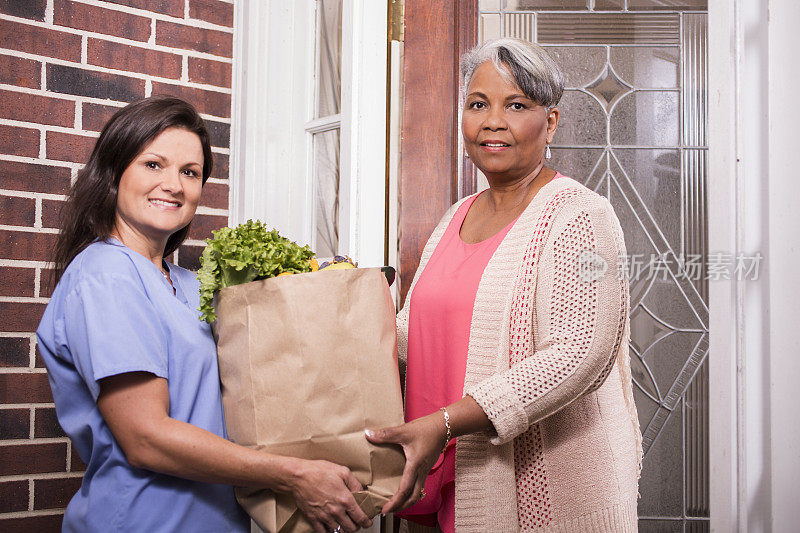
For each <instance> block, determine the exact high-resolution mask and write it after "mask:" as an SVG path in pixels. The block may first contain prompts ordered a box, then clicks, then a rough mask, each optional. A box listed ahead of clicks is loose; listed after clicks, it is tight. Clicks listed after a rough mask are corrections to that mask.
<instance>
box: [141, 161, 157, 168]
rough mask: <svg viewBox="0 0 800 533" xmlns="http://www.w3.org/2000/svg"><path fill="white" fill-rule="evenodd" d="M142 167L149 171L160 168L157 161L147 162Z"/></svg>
mask: <svg viewBox="0 0 800 533" xmlns="http://www.w3.org/2000/svg"><path fill="white" fill-rule="evenodd" d="M144 166H146V167H147V168H149V169H150V170H158V169H159V168H161V165H159V164H158V161H147V162H145V164H144Z"/></svg>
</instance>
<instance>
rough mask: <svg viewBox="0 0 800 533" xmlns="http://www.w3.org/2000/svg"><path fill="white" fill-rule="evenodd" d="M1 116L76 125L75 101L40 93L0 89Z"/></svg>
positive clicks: (59, 124)
mask: <svg viewBox="0 0 800 533" xmlns="http://www.w3.org/2000/svg"><path fill="white" fill-rule="evenodd" d="M0 118H8V119H11V120H20V121H25V122H35V123H37V124H48V125H51V126H64V127H65V128H71V127H72V126H74V125H75V102H70V101H69V100H62V99H60V98H50V97H48V96H41V95H38V94H28V93H18V92H13V91H0Z"/></svg>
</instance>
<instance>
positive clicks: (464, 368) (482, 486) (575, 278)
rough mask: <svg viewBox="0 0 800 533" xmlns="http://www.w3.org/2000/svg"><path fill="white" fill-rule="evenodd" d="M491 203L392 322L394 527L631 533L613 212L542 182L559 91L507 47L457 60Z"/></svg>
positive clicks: (467, 127) (623, 291)
mask: <svg viewBox="0 0 800 533" xmlns="http://www.w3.org/2000/svg"><path fill="white" fill-rule="evenodd" d="M461 74H462V77H463V91H464V93H463V106H464V107H463V114H462V124H461V130H462V134H463V138H464V146H465V147H466V150H467V153H468V154H469V157H470V158H471V160H472V161H473V163H475V165H476V166H477V167H478V168H479V169H480V170H481V171H482V172H483V174H484V175H485V176H486V178H487V180H488V182H489V189H488V190H486V191H483V192H481V193H479V194H476V195H473V196H470V197H468V198H465V199H463V200H461V201H459V202H458V203H456V204H455V205H454V206H453V207H452V208H451V209H450V210H449V211H448V212H447V214H445V215H444V217H443V218H442V220H441V222H440V223H439V225H438V226H437V227H436V229H435V230H434V231H433V234H432V235H431V237H430V239H429V241H428V243H427V245H426V246H425V249H424V251H423V253H422V258H421V260H420V265H419V268H418V270H417V273H416V276H415V278H414V282H413V284H412V285H411V288H410V291H409V293H408V297H407V299H406V304H405V306H404V308H403V309H402V310H401V311H400V313H399V315H398V339H399V340H398V344H399V352H400V357H401V362H403V363H405V370H406V421H407V423H406V424H404V425H402V426H398V427H393V428H384V429H380V430H377V431H368V432H367V436H368V438H369V439H370V440H371V441H372V442H374V443H396V444H399V445H401V446H402V447H403V450H404V452H405V455H406V459H407V463H406V468H405V471H404V473H403V478H402V481H401V484H400V489H399V491H398V492H397V494H395V495H394V497H393V498H392V499H391V500H390V501H389V502H388V503H387V504H386V506H385V507H384V509H383V511H384V512H390V511H402V510H404V511H403V512H402V513H400V515H401V516H403V517H404V518H407V519H409V520H412V521H414V522H418V523H421V524H425V525H437V524H438V526H439V527H440V528H441V529H442V530H443V531H445V532H450V531H459V532H462V531H475V532H486V531H564V532H574V531H582V532H583V531H604V532H605V531H608V532H615V533H618V532H625V531H636V529H637V511H636V497H637V492H638V490H637V487H638V475H639V472H640V469H641V466H640V465H641V433H640V432H639V425H638V419H637V415H636V407H635V406H634V404H633V395H632V389H631V375H630V361H629V357H628V340H629V330H630V325H629V318H628V312H629V304H628V283H627V279H626V277H625V275H624V271H623V269H621V268H618V267H619V266H621V260H622V259H623V258H624V255H625V243H624V240H623V235H622V230H621V228H620V224H619V221H618V220H617V217H616V215H615V214H614V210H613V208H612V207H611V204H610V203H609V202H608V201H607V200H606V199H605V198H603V197H601V196H599V195H598V194H597V193H595V192H593V191H591V190H589V189H587V188H586V187H584V186H583V185H581V184H580V183H578V182H576V181H574V180H572V179H570V178H568V177H565V176H562V175H561V174H559V173H558V172H557V171H555V170H553V169H551V168H549V167H548V166H547V164H546V160H547V159H548V158H549V153H550V147H549V145H550V143H552V142H553V137H554V135H555V133H556V128H557V126H558V120H559V110H558V108H557V107H556V105H557V104H558V101H559V99H560V98H561V94H562V92H563V86H564V81H563V75H562V74H561V71H560V70H559V68H558V66H557V65H556V64H555V62H554V61H553V60H552V59H551V58H550V56H548V55H547V53H546V52H545V51H544V50H543V49H542V48H540V47H539V46H537V45H534V44H531V43H528V42H525V41H521V40H517V39H500V40H495V41H490V42H486V43H484V44H482V45H479V46H478V47H476V48H475V49H473V50H471V51H470V52H468V53H467V54H465V55H464V57H463V58H462V60H461Z"/></svg>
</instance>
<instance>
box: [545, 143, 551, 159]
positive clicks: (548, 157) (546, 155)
mask: <svg viewBox="0 0 800 533" xmlns="http://www.w3.org/2000/svg"><path fill="white" fill-rule="evenodd" d="M544 158H545V159H550V143H547V144H546V145H545V149H544Z"/></svg>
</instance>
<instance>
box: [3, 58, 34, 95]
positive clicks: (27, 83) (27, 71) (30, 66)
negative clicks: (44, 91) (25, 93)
mask: <svg viewBox="0 0 800 533" xmlns="http://www.w3.org/2000/svg"><path fill="white" fill-rule="evenodd" d="M41 82H42V64H41V63H40V62H38V61H34V60H33V59H26V58H24V57H17V56H11V55H0V83H7V84H8V85H16V86H18V87H27V88H29V89H38V88H40V87H41V85H42V83H41Z"/></svg>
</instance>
